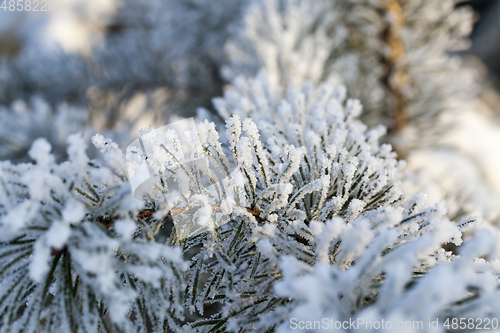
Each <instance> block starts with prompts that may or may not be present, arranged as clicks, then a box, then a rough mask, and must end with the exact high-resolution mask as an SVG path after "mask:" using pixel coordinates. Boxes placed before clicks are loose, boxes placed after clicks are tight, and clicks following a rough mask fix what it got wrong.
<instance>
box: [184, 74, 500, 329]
mask: <svg viewBox="0 0 500 333" xmlns="http://www.w3.org/2000/svg"><path fill="white" fill-rule="evenodd" d="M231 88H232V89H229V90H228V91H227V93H226V94H225V96H224V98H220V99H215V100H214V105H215V107H216V109H217V110H218V111H219V113H220V114H221V116H223V117H225V118H226V119H228V120H227V121H226V127H227V137H228V138H229V146H230V149H231V155H232V156H231V155H230V156H227V158H228V159H234V161H235V163H236V164H237V165H238V168H239V170H240V172H241V173H242V174H243V175H244V180H245V182H244V184H243V186H242V185H241V184H240V185H239V186H238V187H234V189H238V194H239V195H240V196H241V198H243V199H244V200H243V199H240V203H239V205H237V206H235V207H234V209H233V212H232V214H231V215H230V216H229V219H228V221H227V222H226V223H225V224H223V226H222V227H221V228H220V229H219V230H215V232H213V233H206V234H201V235H199V236H197V237H195V238H193V239H188V240H186V241H181V244H183V246H184V248H185V251H186V252H188V251H189V250H190V249H191V248H193V247H201V249H202V250H201V252H199V253H197V254H195V255H194V257H193V258H192V259H191V264H190V267H191V269H190V270H189V279H188V289H187V295H186V303H185V305H186V307H187V308H189V309H190V310H191V311H193V312H195V313H198V314H199V315H203V313H204V311H205V310H206V308H207V306H208V305H211V304H213V303H215V304H220V305H221V306H222V310H221V311H220V312H218V313H216V314H215V315H211V316H210V318H207V319H204V320H198V321H195V322H193V323H191V324H190V328H192V329H196V330H198V331H203V332H204V331H207V332H208V331H213V330H225V329H226V330H230V331H268V330H271V331H272V330H274V329H277V330H278V331H282V332H287V331H288V330H289V326H288V325H289V324H288V323H289V321H288V320H289V319H290V318H292V317H293V318H300V319H301V320H321V319H322V318H323V317H328V318H337V319H338V320H345V319H348V318H350V317H356V316H364V317H367V318H371V319H378V320H380V318H384V317H385V316H386V315H387V316H390V318H391V320H396V319H405V318H408V319H411V320H417V319H422V318H425V319H426V318H427V317H426V316H431V317H439V318H444V317H445V316H454V315H457V316H458V315H459V314H460V315H461V316H467V315H465V313H468V314H469V316H477V317H484V316H491V317H495V313H498V312H495V311H497V309H496V307H495V310H494V311H493V312H488V311H487V310H486V309H488V306H489V305H491V302H494V301H493V300H492V299H493V298H494V297H496V296H497V291H496V289H497V287H498V282H497V279H496V278H495V277H494V276H493V275H492V273H491V268H490V270H489V271H486V270H485V273H484V274H478V273H476V268H475V267H476V265H474V264H473V260H474V258H475V257H476V256H483V255H487V256H488V258H489V259H491V260H493V259H495V258H497V257H498V249H497V246H496V245H495V242H494V239H497V237H498V236H497V235H489V236H488V237H491V239H490V240H488V243H486V242H485V243H484V247H482V248H479V249H475V250H474V251H468V249H470V248H474V245H473V244H476V246H477V244H481V240H473V241H471V242H470V245H466V246H465V247H464V249H463V252H462V253H463V254H462V256H461V257H458V256H455V255H453V254H452V253H451V252H445V251H444V250H443V248H442V245H443V244H448V243H451V244H454V245H455V246H457V245H460V244H461V243H462V239H461V231H463V230H465V229H467V228H469V227H471V226H472V225H473V224H475V223H476V222H475V221H477V220H478V219H476V218H471V219H469V220H464V221H463V223H460V224H456V223H454V222H450V221H449V220H448V219H447V218H446V217H445V214H446V209H445V207H444V205H443V204H442V203H441V204H438V205H436V206H435V207H427V206H426V205H425V202H424V201H425V196H415V197H413V198H412V197H409V196H407V195H405V194H404V193H402V192H401V191H400V189H399V181H398V168H399V166H400V163H398V162H397V161H396V160H395V156H394V154H393V153H392V152H391V148H390V146H387V145H382V146H379V144H378V139H379V137H380V136H381V135H383V133H384V131H383V129H382V128H375V129H373V130H370V131H367V129H366V127H365V126H364V125H362V124H361V123H360V122H359V121H358V120H357V117H358V116H359V114H360V112H361V106H360V104H359V103H358V102H357V101H355V100H347V101H346V100H345V90H344V89H343V88H338V89H333V88H331V87H329V86H322V87H320V88H317V89H316V88H315V87H313V86H311V85H309V84H305V85H303V86H302V87H300V88H298V89H290V90H288V93H287V95H286V96H287V97H286V98H285V99H281V98H280V96H281V94H280V92H279V91H275V90H272V89H269V88H268V83H267V81H266V80H265V79H264V78H263V77H258V78H256V79H250V80H245V79H238V80H236V81H235V84H234V86H233V87H231ZM230 115H233V116H230ZM245 116H251V117H252V119H253V120H255V122H254V121H253V120H250V119H245V120H242V117H245ZM203 126H205V127H206V126H208V127H209V128H213V127H212V125H209V124H207V123H205V124H204V125H203ZM206 144H207V151H211V150H212V145H213V143H209V142H208V141H207V142H206ZM211 161H212V160H211ZM212 204H215V205H216V204H217V202H216V201H213V202H212ZM214 218H215V215H214ZM482 237H484V235H483V236H482ZM488 244H489V245H488ZM482 267H490V266H488V265H483V266H482ZM456 270H458V271H460V272H463V273H464V278H463V279H462V278H459V277H458V276H457V275H453V274H454V273H452V272H455V271H456ZM450 275H453V277H454V278H455V279H456V280H457V285H456V286H454V287H453V289H454V290H453V292H443V293H441V294H439V295H442V296H437V297H442V298H440V299H439V301H436V302H435V300H434V299H433V297H434V296H433V295H434V294H432V293H430V294H426V295H429V296H428V297H427V298H426V297H422V301H421V302H420V303H418V302H417V303H414V302H413V301H412V300H411V299H412V298H414V297H415V296H414V295H419V294H421V293H422V291H421V290H425V289H426V288H429V285H428V284H433V282H434V281H436V283H437V285H436V286H433V288H434V289H433V290H435V291H436V292H438V291H439V290H440V288H441V285H442V284H446V283H447V282H446V281H447V280H448V279H449V278H450ZM422 276H425V278H423V279H419V278H420V277H422ZM323 288H324V290H323ZM433 303H435V304H433ZM415 306H417V307H420V308H418V309H417V308H415ZM415 310H418V311H416V312H415ZM469 311H470V312H469Z"/></svg>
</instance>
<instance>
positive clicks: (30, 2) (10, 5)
mask: <svg viewBox="0 0 500 333" xmlns="http://www.w3.org/2000/svg"><path fill="white" fill-rule="evenodd" d="M0 1H2V0H0ZM53 2H54V1H53V0H3V2H2V5H1V6H0V10H3V11H4V12H6V11H9V12H15V11H17V12H21V11H27V12H47V11H53V10H54V4H53Z"/></svg>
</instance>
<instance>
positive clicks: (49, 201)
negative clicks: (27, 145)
mask: <svg viewBox="0 0 500 333" xmlns="http://www.w3.org/2000/svg"><path fill="white" fill-rule="evenodd" d="M85 149H86V144H85V141H84V140H83V138H82V137H81V135H76V134H75V135H71V136H69V137H68V148H67V154H68V156H69V160H68V161H66V162H64V163H61V164H56V163H55V162H54V161H55V157H54V156H53V155H52V154H51V153H50V151H51V146H50V144H49V143H48V142H47V141H46V140H45V139H38V140H36V141H35V142H34V144H33V146H32V147H31V149H30V151H29V156H30V157H31V158H32V159H33V160H35V162H36V163H35V164H31V163H28V164H18V165H13V164H11V162H9V161H3V162H1V164H0V230H1V234H2V238H1V243H0V244H1V245H0V267H1V270H0V281H1V282H0V313H1V314H2V315H1V316H0V317H1V324H0V328H1V331H2V332H4V331H6V330H9V329H10V330H11V331H15V332H18V331H20V330H22V331H23V332H41V331H43V332H100V331H108V332H109V331H121V332H136V331H137V330H139V331H141V330H144V329H145V327H146V321H148V325H152V327H153V328H154V329H155V330H156V331H159V330H162V329H163V327H166V326H171V327H176V326H177V324H176V322H178V320H179V319H182V318H183V311H182V306H181V302H182V291H183V282H182V271H183V270H184V269H185V268H186V267H185V263H184V262H183V259H182V253H181V251H180V249H179V248H176V247H170V246H167V245H163V244H160V243H156V242H155V241H154V240H155V237H156V235H157V233H158V232H159V230H160V228H161V227H162V225H163V223H164V221H163V220H156V219H154V218H153V217H152V216H151V215H152V214H151V210H152V209H154V206H151V205H148V206H146V207H144V204H143V203H141V202H138V201H136V200H135V199H134V198H133V197H132V195H131V193H130V187H129V186H130V185H129V184H128V182H126V175H125V174H123V173H121V171H122V170H123V169H124V163H125V160H124V156H123V154H122V153H121V152H120V151H119V150H117V149H116V145H113V144H112V143H110V142H108V144H107V147H106V148H105V149H107V150H108V151H109V153H108V156H111V157H112V158H108V160H107V162H108V163H107V164H108V165H109V166H106V165H104V164H103V165H99V164H97V162H95V161H90V160H89V159H88V157H87V155H86V152H85ZM121 168H122V169H121ZM129 317H133V318H134V322H131V321H129V320H128V319H127V318H129Z"/></svg>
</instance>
